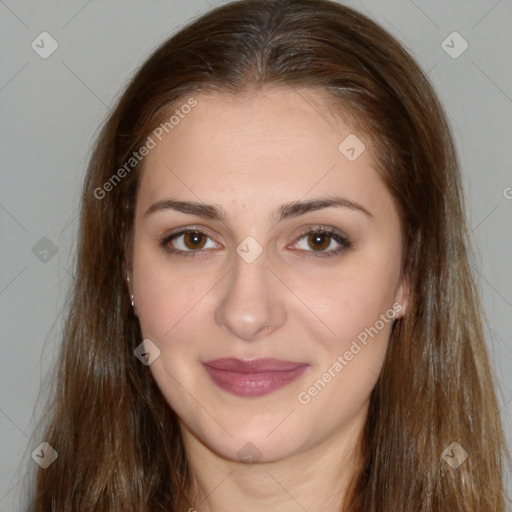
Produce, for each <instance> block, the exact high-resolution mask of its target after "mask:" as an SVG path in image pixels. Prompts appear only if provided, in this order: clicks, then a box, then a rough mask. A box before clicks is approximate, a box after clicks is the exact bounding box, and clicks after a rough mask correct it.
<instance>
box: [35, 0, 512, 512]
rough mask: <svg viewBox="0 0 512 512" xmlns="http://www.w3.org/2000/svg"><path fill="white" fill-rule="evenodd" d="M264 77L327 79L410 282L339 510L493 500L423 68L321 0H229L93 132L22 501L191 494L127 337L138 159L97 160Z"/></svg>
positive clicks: (478, 328) (174, 438) (461, 270)
mask: <svg viewBox="0 0 512 512" xmlns="http://www.w3.org/2000/svg"><path fill="white" fill-rule="evenodd" d="M279 86H283V87H294V88H296V90H297V91H298V90H299V89H300V88H307V89H310V90H317V91H321V92H322V93H326V94H327V97H328V98H329V107H330V108H331V109H332V111H333V112H336V111H340V112H345V113H348V114H349V115H350V116H351V118H353V119H354V122H355V123H358V126H359V127H360V129H362V130H364V131H365V132H366V133H367V134H369V135H370V136H371V140H372V141H373V150H374V155H375V158H376V161H377V165H378V172H379V175H380V177H381V179H382V180H383V183H384V184H385V185H386V187H387V189H388V190H389V192H390V193H391V194H392V197H393V198H394V201H395V204H396V206H397V208H398V211H399V214H400V219H401V228H402V233H403V237H404V238H403V240H404V250H403V258H402V268H403V275H405V276H407V278H408V281H409V285H410V300H409V304H408V309H407V313H406V315H405V317H403V318H401V319H399V320H398V321H397V323H396V325H395V327H394V329H393V331H392V335H391V339H390V343H389V349H388V351H387V354H386V358H385V361H384V366H383V368H382V371H381V375H380V377H379V380H378V382H377V384H376V387H375V389H374V390H373V392H372V395H371V401H370V409H369V416H368V421H367V424H366V427H365V430H364V433H363V434H364V435H363V443H362V447H361V449H362V453H363V465H362V467H360V468H358V470H357V473H356V474H354V478H353V480H352V483H353V485H352V486H351V487H350V492H349V493H348V494H347V496H346V500H345V505H344V510H346V511H360V512H377V511H378V512H397V511H422V512H427V511H429V512H434V511H448V510H449V511H450V512H456V511H460V512H462V511H464V512H468V511H474V512H491V511H492V512H502V511H504V510H505V501H506V497H505V491H504V484H503V472H504V466H505V464H504V461H505V460H508V451H507V447H506V445H505V441H504V435H503V431H502V426H501V420H500V415H499V408H498V403H497V397H496V391H495V390H496V383H495V382H494V379H493V376H492V374H491V369H490V364H489V360H488V355H487V352H486V347H485V342H484V334H483V327H482V325H483V320H484V312H483V309H482V306H481V303H480V300H479V298H478V292H477V288H476V285H475V282H474V280H473V277H472V272H471V266H470V264H471V260H472V258H473V254H472V249H471V246H470V240H469V236H468V230H467V227H466V219H465V206H464V197H463V190H462V186H461V177H460V171H459V167H458V163H457V157H456V154H455V150H454V143H453V141H452V137H451V134H450V130H449V126H448V123H447V121H446V118H445V115H444V113H443V110H442V108H441V106H440V104H439V102H438V100H437V98H436V95H435V93H434V91H433V88H432V86H431V84H430V83H429V81H428V79H427V78H426V76H425V74H424V73H423V72H422V71H421V70H420V68H419V67H418V65H417V64H416V63H415V62H414V60H413V59H412V58H411V57H410V56H409V55H408V53H407V52H406V51H405V50H404V49H403V48H402V47H401V45H400V44H399V43H398V42H397V41H396V40H395V39H394V38H393V37H391V36H390V35H389V34H388V33H387V32H386V31H384V30H383V29H382V28H381V27H379V26H378V25H377V24H375V23H374V22H373V21H371V20H370V19H368V18H366V17H365V16H363V15H361V14H359V13H358V12H356V11H354V10H352V9H349V8H347V7H344V6H341V5H339V4H337V3H334V2H330V1H328V0H243V1H239V2H233V3H230V4H227V5H224V6H221V7H219V8H216V9H214V10H212V11H210V12H208V13H207V14H205V15H204V16H202V17H200V18H199V19H197V20H195V21H194V22H193V23H191V24H189V25H188V26H187V27H185V28H183V29H182V30H180V32H179V33H177V34H176V35H174V36H173V37H172V38H171V39H169V40H168V41H166V42H165V43H164V44H163V45H161V46H160V47H159V48H158V49H157V50H156V51H155V52H154V53H153V55H152V56H151V57H150V58H149V59H148V60H147V62H146V63H145V64H144V65H143V66H142V68H141V69H140V70H139V71H138V72H137V73H136V75H135V76H134V78H133V80H132V81H131V83H130V84H129V85H128V87H127V88H126V90H125V92H124V93H123V95H122V96H121V98H120V100H119V102H118V104H117V106H116V108H115V109H114V110H113V112H112V113H111V115H110V116H109V119H108V121H107V122H106V124H105V126H104V128H103V130H102V131H101V133H100V135H99V137H98V140H97V144H96V146H95V148H94V151H93V153H92V157H91V161H90V166H89V169H88V173H87V176H86V179H85V185H84V189H83V196H82V200H81V216H80V231H79V241H78V247H77V259H76V272H75V283H74V286H73V289H72V292H71V297H70V303H69V311H68V313H67V317H66V323H65V328H64V333H63V341H62V348H61V353H60V358H59V360H58V375H57V376H56V384H55V392H54V396H53V399H52V402H51V404H50V406H49V416H48V418H47V421H46V422H45V423H44V425H45V427H44V428H45V430H44V434H43V436H42V437H43V439H44V440H45V441H47V442H48V443H49V444H50V445H51V446H52V447H53V448H54V449H55V450H56V451H57V452H58V458H57V460H56V461H55V462H54V463H53V464H52V465H51V466H50V467H48V468H47V469H39V470H38V473H37V475H36V483H35V485H34V498H33V500H32V506H31V510H32V511H34V512H43V511H44V512H48V511H50V510H52V511H59V512H60V511H62V512H64V511H65V512H68V511H85V510H88V511H89V510H90V511H92V510H94V511H116V512H117V511H122V510H126V511H135V510H137V511H152V512H155V511H160V510H161V511H163V510H166V511H169V510H187V508H188V507H189V506H192V505H191V504H190V502H189V498H188V497H187V489H188V488H189V484H190V481H191V479H190V473H189V468H188V465H187V460H186V457H185V452H184V448H183V444H182V440H181V437H180V431H179V427H178V421H177V417H176V415H175V413H174V412H173V411H172V409H171V408H170V406H169V405H168V404H167V402H166V401H165V399H164V398H163V396H162V395H161V393H160V391H159V389H158V388H157V386H156V384H155V382H154V380H153V379H152V377H151V374H150V372H149V371H148V369H147V367H145V366H144V365H142V364H141V363H140V361H139V360H138V359H137V358H136V357H134V353H133V352H134V349H135V347H136V346H137V345H139V344H140V342H141V341H142V338H141V331H140V327H139V324H138V320H137V318H136V317H135V316H134V314H133V312H132V309H131V307H130V299H129V295H128V293H127V289H126V281H125V278H126V268H125V256H126V254H127V253H126V251H127V250H129V241H130V236H131V232H132V224H133V216H134V207H135V200H136V194H137V187H138V180H139V176H140V171H141V168H142V164H143V160H142V161H141V162H137V163H136V164H135V165H133V166H132V167H125V171H126V172H125V173H121V174H122V179H119V180H115V181H113V180H112V176H113V175H114V174H116V173H117V171H118V169H120V168H122V167H123V166H126V162H127V161H129V160H130V158H132V157H133V154H134V152H136V151H138V149H139V148H140V147H141V146H143V145H144V144H145V143H146V141H147V137H148V136H149V135H150V134H151V133H152V130H154V129H155V127H157V126H158V124H159V123H160V122H161V121H162V120H163V119H164V118H165V117H167V118H168V117H169V115H170V114H169V112H172V110H174V109H175V108H176V107H178V106H179V105H180V104H185V103H186V102H187V101H190V99H191V98H195V99H196V100H197V99H198V98H199V97H200V96H199V95H200V93H201V92H204V91H218V92H220V93H225V94H239V93H240V92H242V91H246V90H254V89H258V88H263V87H279ZM117 176H118V177H119V173H118V174H117ZM109 180H110V181H109ZM107 182H109V183H110V186H105V184H106V183H107ZM453 442H456V443H458V445H460V447H462V449H464V450H465V452H467V454H468V457H467V459H466V460H465V461H464V462H463V463H462V464H461V465H460V466H458V467H456V468H455V467H452V465H450V464H448V463H447V461H446V456H444V455H443V454H446V452H445V449H446V448H447V447H449V446H450V445H451V443H453ZM451 450H452V451H451V452H450V451H449V452H448V453H449V456H452V457H453V445H452V448H451Z"/></svg>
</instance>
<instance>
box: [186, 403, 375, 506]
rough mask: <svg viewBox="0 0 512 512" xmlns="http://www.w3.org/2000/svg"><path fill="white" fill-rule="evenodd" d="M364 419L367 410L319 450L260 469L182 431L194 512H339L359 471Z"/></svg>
mask: <svg viewBox="0 0 512 512" xmlns="http://www.w3.org/2000/svg"><path fill="white" fill-rule="evenodd" d="M365 419H366V410H365V411H362V414H361V416H359V417H358V418H355V420H356V421H353V422H352V424H351V425H349V426H345V428H344V429H343V431H340V432H336V433H333V434H332V435H331V436H330V437H329V438H328V439H326V440H325V441H324V442H323V443H322V444H320V445H316V446H313V447H310V448H308V449H305V450H303V451H298V452H297V453H295V454H293V455H290V456H289V457H286V458H284V459H280V460H276V461H271V462H258V463H255V464H248V463H243V462H238V461H233V460H228V459H226V458H224V457H221V456H219V455H218V454H216V453H215V452H213V451H212V450H210V449H209V448H208V447H207V446H206V445H204V444H203V443H202V442H201V441H200V440H199V439H198V438H197V437H195V436H194V434H192V433H191V432H190V431H189V430H188V429H187V428H186V427H185V426H184V425H182V433H183V440H184V445H185V451H186V454H187V460H188V461H189V467H190V471H191V475H192V488H191V492H190V494H189V495H191V496H192V497H193V505H194V509H195V510H196V511H197V512H221V511H222V512H224V511H225V510H244V511H245V512H256V511H262V510H265V511H268V510H272V512H285V511H286V512H289V511H291V510H297V511H301V510H307V511H308V512H316V511H318V512H320V511H321V512H331V511H332V512H335V511H336V512H339V511H340V510H342V507H343V502H344V496H345V493H346V491H347V488H348V485H349V484H350V480H351V478H352V477H353V476H354V474H355V473H356V472H357V470H358V469H359V467H360V462H361V454H360V441H361V433H362V430H363V428H364V421H365ZM191 512H194V510H193V509H192V510H191Z"/></svg>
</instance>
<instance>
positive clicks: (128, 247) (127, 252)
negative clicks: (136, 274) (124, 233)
mask: <svg viewBox="0 0 512 512" xmlns="http://www.w3.org/2000/svg"><path fill="white" fill-rule="evenodd" d="M132 258H133V252H132V243H131V240H129V241H128V242H127V243H126V244H125V248H124V266H123V275H124V277H125V279H126V283H127V285H128V293H129V294H130V295H131V294H132V293H133V278H132V277H133V271H132V268H133V267H132Z"/></svg>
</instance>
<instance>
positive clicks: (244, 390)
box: [203, 358, 310, 396]
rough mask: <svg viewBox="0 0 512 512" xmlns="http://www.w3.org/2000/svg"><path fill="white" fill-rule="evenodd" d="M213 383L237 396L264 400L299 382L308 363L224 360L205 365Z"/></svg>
mask: <svg viewBox="0 0 512 512" xmlns="http://www.w3.org/2000/svg"><path fill="white" fill-rule="evenodd" d="M203 366H204V367H205V369H206V371H207V372H208V375H209V376H210V378H211V379H212V381H213V382H214V383H215V384H216V385H217V386H218V387H219V388H221V389H223V390H225V391H228V392H229V393H231V394H233V395H237V396H263V395H266V394H268V393H271V392H272V391H276V390H277V389H280V388H282V387H284V386H286V385H288V384H290V383H291V382H293V381H294V380H296V379H298V378H299V377H300V376H301V375H302V374H303V373H304V372H305V371H306V370H307V369H308V368H309V366H310V365H309V364H307V363H297V362H292V361H282V360H279V359H252V360H248V361H247V360H246V361H244V360H242V359H235V358H224V359H215V360H211V361H206V362H204V363H203Z"/></svg>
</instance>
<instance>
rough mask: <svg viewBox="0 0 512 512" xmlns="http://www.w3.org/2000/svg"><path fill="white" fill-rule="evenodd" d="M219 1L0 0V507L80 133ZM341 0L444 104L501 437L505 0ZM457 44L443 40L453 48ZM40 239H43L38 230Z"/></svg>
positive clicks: (511, 98)
mask: <svg viewBox="0 0 512 512" xmlns="http://www.w3.org/2000/svg"><path fill="white" fill-rule="evenodd" d="M221 3H225V2H221V1H217V2H215V1H213V0H187V1H186V2H183V1H178V0H168V1H163V0H153V1H151V2H136V1H133V0H132V1H124V2H122V1H121V0H115V1H114V0H112V1H109V2H101V1H100V0H90V1H84V0H81V1H68V2H66V3H65V5H64V3H63V2H57V1H53V2H51V1H40V2H30V1H28V0H19V1H16V0H5V1H4V0H0V40H1V45H0V54H1V61H0V62H1V73H0V106H1V117H0V130H1V138H0V139H1V151H2V158H1V175H0V176H1V177H0V180H1V181H0V233H1V245H0V322H1V333H2V335H1V343H2V350H1V357H0V380H1V386H0V432H1V439H0V444H1V449H0V450H1V451H0V454H1V456H0V510H2V511H21V510H22V509H23V505H22V503H23V499H22V496H23V495H24V494H26V491H27V485H28V483H29V479H28V478H27V476H26V474H27V470H28V469H29V468H30V467H31V465H34V464H35V462H33V461H32V459H31V458H30V454H31V452H32V451H33V450H34V449H35V448H36V446H38V444H39V443H40V442H41V441H43V439H33V438H31V436H32V432H33V429H34V425H35V421H36V420H37V419H38V418H39V414H40V411H41V407H42V405H43V403H44V398H45V391H44V388H41V384H44V383H45V382H46V380H47V378H48V374H49V370H50V369H51V368H52V366H51V365H52V363H53V362H54V360H55V353H56V348H57V346H58V341H59V330H60V328H61V322H62V307H63V305H64V303H65V298H66V293H67V290H68V287H69V285H70V284H71V281H72V277H71V275H70V269H71V268H72V257H73V244H74V241H75V237H76V230H77V227H78V226H77V213H78V209H77V207H78V198H79V192H80V187H81V183H82V179H83V176H84V171H85V168H86V164H87V159H88V154H89V151H90V146H91V143H92V140H93V138H94V136H95V135H96V133H97V131H98V129H99V127H100V125H101V123H102V121H103V120H104V119H105V116H106V115H107V112H108V110H109V108H110V107H111V106H112V105H113V103H114V101H115V99H116V98H117V97H118V95H119V92H120V90H121V88H122V86H123V85H124V84H125V83H126V81H127V80H128V78H129V77H130V76H131V75H132V73H133V72H134V70H135V69H136V68H137V67H138V66H139V65H140V64H141V63H142V62H143V61H144V59H145V58H146V57H147V56H148V54H149V53H150V52H151V50H152V49H153V48H154V47H155V46H156V45H157V44H159V43H160V42H162V41H163V40H164V39H165V38H167V37H168V36H169V35H170V34H171V33H173V32H174V31H175V30H177V29H178V28H179V27H181V26H182V25H183V24H184V23H185V22H187V21H188V20H189V19H190V18H191V17H193V16H196V15H198V14H200V13H202V12H205V11H206V10H208V9H209V8H210V6H214V5H220V4H221ZM347 5H350V6H353V7H355V8H356V9H358V10H361V11H363V12H366V13H367V14H369V15H370V16H371V17H373V18H374V19H376V20H377V21H378V22H379V23H380V24H382V25H383V26H384V27H386V28H387V29H388V30H389V31H390V32H391V33H392V34H393V35H394V36H395V37H397V38H398V39H399V40H400V41H401V42H402V43H403V44H404V45H405V46H406V47H407V48H408V49H409V50H410V51H411V53H412V54H413V55H414V56H415V57H416V59H417V60H418V61H419V63H420V64H421V65H422V66H423V68H424V69H425V70H426V71H427V72H428V74H429V76H430V78H431V79H432V81H433V83H434V84H435V87H436V89H437V91H438V93H439V95H440V98H441V101H442V102H443V104H444V106H445V108H446V110H447V112H448V115H449V118H450V121H451V123H452V127H453V130H454V134H455V137H456V140H457V144H458V147H459V152H460V160H461V165H462V171H463V176H464V187H465V192H466V198H467V215H468V222H469V225H470V230H471V235H472V239H473V242H474V246H475V248H476V251H477V256H478V259H477V264H476V265H475V268H474V272H475V276H476V278H477V281H478V284H479V287H480V290H481V294H482V299H483V303H484V306H485V309H486V312H487V315H488V320H489V326H488V328H487V332H488V335H489V348H490V351H491V354H492V357H493V361H494V364H495V367H496V372H497V376H498V378H499V380H500V382H501V394H500V402H501V405H502V409H501V410H502V413H503V417H504V419H505V428H506V431H507V434H508V438H509V440H510V433H511V432H512V414H511V412H512V372H508V373H507V370H509V369H510V367H511V363H512V353H511V346H512V344H511V343H510V342H511V334H510V333H511V331H512V320H511V319H512V270H511V265H510V264H511V262H512V257H511V256H512V240H511V233H512V229H511V228H512V188H507V187H512V172H511V165H510V162H512V139H511V135H512V126H511V125H512V122H511V120H512V115H511V114H512V69H511V59H510V49H511V48H512V30H511V28H512V27H511V25H512V23H511V22H512V1H511V0H500V1H497V0H471V1H468V0H450V1H443V0H436V1H426V0H424V1H422V0H415V1H414V2H413V1H409V0H385V1H380V2H378V1H377V0H373V1H372V0H364V1H352V2H347ZM43 31H47V32H49V33H50V34H51V36H52V37H53V38H54V39H55V40H56V41H57V42H58V45H59V46H58V49H57V50H56V51H55V52H54V53H53V54H52V55H51V56H50V57H48V58H47V59H42V58H41V57H40V56H39V55H38V54H37V53H36V52H35V51H34V50H33V49H32V48H31V43H32V41H34V40H35V39H36V38H37V37H38V36H39V34H40V33H41V32H43ZM453 31H457V32H458V33H459V34H461V36H462V37H463V38H464V39H465V40H466V41H467V42H468V44H469V47H468V49H467V50H466V51H465V52H464V53H463V54H462V55H460V56H459V57H458V58H456V59H454V58H452V57H450V56H449V55H448V54H447V53H446V52H445V50H444V49H443V47H442V45H441V43H442V41H444V40H445V39H446V38H447V36H448V35H449V34H451V33H452V32H453ZM448 41H450V39H449V40H448ZM460 43H461V41H460V40H454V43H453V44H452V43H451V42H448V44H450V45H452V46H454V47H455V50H457V49H460V48H461V47H460ZM452 51H453V50H452ZM507 191H508V192H507ZM507 195H508V198H507V197H506V196H507ZM43 237H46V238H47V239H49V241H50V242H49V241H48V240H43V241H40V240H41V239H42V238H43ZM36 244H38V245H36ZM34 246H35V247H36V248H35V249H33V248H34ZM53 246H55V248H57V252H56V254H55V255H52V252H51V248H52V247H53ZM44 249H47V250H49V252H48V253H44ZM447 314H449V312H447ZM40 389H43V391H40ZM91 449H94V447H91Z"/></svg>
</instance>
